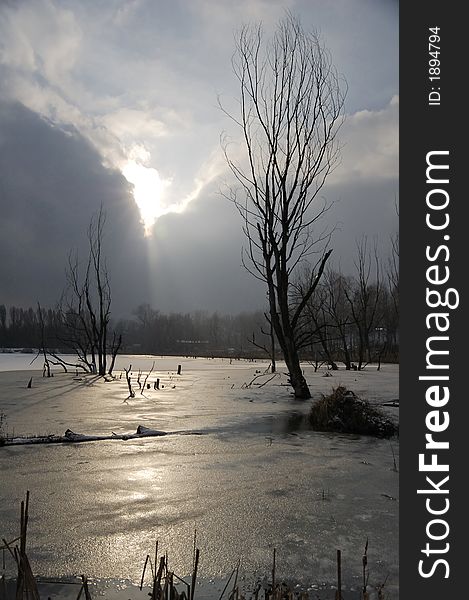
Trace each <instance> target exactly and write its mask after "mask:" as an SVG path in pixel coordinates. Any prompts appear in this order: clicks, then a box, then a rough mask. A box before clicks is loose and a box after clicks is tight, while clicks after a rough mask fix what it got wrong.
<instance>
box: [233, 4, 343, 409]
mask: <svg viewBox="0 0 469 600" xmlns="http://www.w3.org/2000/svg"><path fill="white" fill-rule="evenodd" d="M233 69H234V72H235V74H236V76H237V79H238V81H239V85H240V114H239V116H237V115H233V114H231V113H229V112H228V111H225V112H226V114H228V116H229V117H230V118H232V119H233V121H234V122H235V123H236V124H237V125H238V126H239V127H240V128H241V131H242V136H243V142H244V146H245V151H246V163H241V162H238V161H236V160H235V159H234V158H231V157H230V155H229V154H228V148H227V146H225V156H226V159H227V162H228V165H229V167H230V168H231V171H232V173H233V174H234V176H235V177H236V179H237V181H238V183H239V184H240V186H241V193H237V191H236V190H234V189H233V190H231V191H230V193H229V194H228V196H229V197H230V199H232V200H233V201H234V203H235V205H236V207H237V209H238V211H239V213H240V214H241V216H242V218H243V223H244V226H243V230H244V233H245V235H246V237H247V249H246V250H245V251H244V254H243V263H244V265H245V266H246V268H247V269H248V270H249V271H250V272H251V273H252V274H253V275H254V276H255V277H256V278H258V279H260V280H261V281H263V282H265V284H266V286H267V291H268V300H269V319H270V322H271V324H272V327H273V329H274V331H275V334H276V337H277V340H278V343H279V345H280V348H281V350H282V353H283V357H284V359H285V362H286V365H287V368H288V370H289V375H290V382H291V385H292V386H293V389H294V393H295V396H296V397H297V398H304V399H306V398H309V397H310V396H311V394H310V391H309V388H308V385H307V383H306V380H305V378H304V376H303V372H302V369H301V365H300V356H299V341H298V335H299V333H300V334H301V332H299V329H301V324H302V316H303V313H304V309H305V307H306V305H307V302H308V300H309V298H310V297H311V295H312V294H313V292H314V289H315V288H316V286H317V284H318V282H319V280H320V277H321V274H322V272H323V270H324V267H325V264H326V261H327V259H328V257H329V255H330V253H331V250H328V251H327V252H326V251H325V243H324V242H325V241H327V239H328V238H327V235H325V234H319V235H314V234H313V226H314V225H316V226H317V221H318V220H319V219H320V217H321V216H322V215H323V213H324V211H325V210H326V209H327V206H326V204H323V205H322V206H321V207H319V208H318V209H316V210H315V211H314V212H311V211H312V209H313V208H314V207H313V203H314V201H315V200H316V198H317V197H318V194H319V192H320V190H321V189H322V187H323V185H324V183H325V181H326V178H327V176H328V175H329V173H330V172H331V171H332V169H333V167H334V165H335V163H336V159H337V157H338V145H337V142H336V135H337V131H338V128H339V126H340V124H341V122H342V120H343V118H342V110H343V103H344V97H345V93H344V91H343V87H342V85H341V81H340V78H339V76H338V74H337V72H336V70H335V68H334V67H333V65H332V62H331V58H330V55H329V53H328V52H327V50H326V49H325V48H324V46H323V45H322V43H321V42H320V40H319V38H318V37H317V35H316V34H314V33H307V32H305V31H304V30H303V29H302V27H301V25H300V23H299V22H298V21H297V20H296V19H295V18H294V17H293V16H292V15H290V14H289V15H287V17H286V18H285V19H284V20H282V21H281V22H280V23H279V25H278V28H277V30H276V32H275V34H274V36H273V38H272V39H271V40H270V42H267V43H266V42H265V41H264V38H263V33H262V28H261V26H258V27H244V28H243V29H242V30H241V33H240V35H239V38H238V43H237V47H236V53H235V56H234V58H233ZM318 244H319V246H318ZM320 247H322V250H319V248H320ZM313 251H315V252H317V253H319V256H320V258H319V260H318V261H317V262H316V263H315V265H314V266H313V267H311V269H310V275H309V279H308V282H307V285H305V286H304V288H303V296H302V297H301V298H298V296H297V293H296V290H293V289H292V277H293V272H294V270H295V268H296V267H297V265H299V264H300V263H301V262H303V261H304V260H305V259H306V258H307V257H310V256H311V255H312V253H313Z"/></svg>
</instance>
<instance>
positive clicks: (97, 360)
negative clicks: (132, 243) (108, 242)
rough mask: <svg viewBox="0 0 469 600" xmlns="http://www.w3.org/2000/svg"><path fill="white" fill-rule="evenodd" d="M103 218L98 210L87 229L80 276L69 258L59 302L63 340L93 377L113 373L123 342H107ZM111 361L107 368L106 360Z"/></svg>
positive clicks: (116, 337) (73, 259)
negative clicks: (85, 247) (65, 284)
mask: <svg viewBox="0 0 469 600" xmlns="http://www.w3.org/2000/svg"><path fill="white" fill-rule="evenodd" d="M105 221H106V218H105V214H104V211H103V209H102V208H101V209H100V210H99V212H98V213H97V215H95V216H94V217H93V218H92V219H91V222H90V226H89V228H88V247H89V253H88V259H87V262H86V265H85V268H84V271H83V272H82V269H80V264H79V261H78V257H73V256H72V255H71V256H70V257H69V263H68V270H67V288H66V290H65V293H64V295H63V298H62V301H61V312H62V320H63V324H64V326H65V329H66V331H67V334H66V339H64V340H62V341H63V342H65V343H66V344H67V345H69V346H70V347H71V348H72V349H73V351H74V352H75V353H76V355H77V357H78V359H79V361H80V362H81V363H82V364H83V365H85V367H86V368H87V369H88V370H89V371H90V372H93V373H97V374H98V375H102V376H103V375H105V374H106V373H112V369H113V367H114V362H115V357H116V355H117V353H118V351H119V348H120V345H121V342H122V338H121V336H120V335H119V334H117V333H115V332H114V333H113V337H112V340H110V320H111V301H112V296H111V286H110V282H109V272H108V269H107V265H106V261H105V258H104V256H103V230H104V225H105ZM109 358H110V359H111V361H110V366H109V367H108V359H109Z"/></svg>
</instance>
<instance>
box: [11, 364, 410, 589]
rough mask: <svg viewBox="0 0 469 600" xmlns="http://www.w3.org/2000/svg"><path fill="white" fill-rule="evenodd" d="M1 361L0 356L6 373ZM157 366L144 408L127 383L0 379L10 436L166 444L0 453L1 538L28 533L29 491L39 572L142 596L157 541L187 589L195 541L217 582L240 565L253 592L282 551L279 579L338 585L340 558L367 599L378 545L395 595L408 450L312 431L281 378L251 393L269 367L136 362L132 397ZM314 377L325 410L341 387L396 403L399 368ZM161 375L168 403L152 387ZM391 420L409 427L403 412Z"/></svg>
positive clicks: (375, 578) (32, 551) (15, 375)
mask: <svg viewBox="0 0 469 600" xmlns="http://www.w3.org/2000/svg"><path fill="white" fill-rule="evenodd" d="M7 356H8V358H9V357H10V356H11V355H7ZM14 358H15V360H16V361H20V360H21V359H22V357H19V356H15V357H14ZM27 360H28V362H29V361H30V360H31V357H28V359H27ZM2 361H3V356H1V355H0V368H1V365H2V364H4V363H2ZM153 361H155V369H154V372H153V373H152V374H151V376H150V378H149V380H148V382H151V384H152V385H151V388H150V389H148V390H147V389H145V391H144V394H143V395H142V394H141V393H140V390H139V389H138V388H137V387H134V389H135V391H136V395H135V397H134V398H128V389H127V383H126V381H125V377H122V378H121V379H117V380H115V381H112V382H106V381H104V380H102V379H98V378H96V377H92V376H84V375H82V374H79V375H78V376H76V373H75V372H73V373H71V374H68V375H67V374H61V373H60V372H59V371H56V372H55V376H54V377H53V378H51V379H47V378H42V373H41V371H34V372H33V371H25V370H16V371H13V370H9V371H7V372H4V373H1V374H0V412H3V413H4V414H5V415H6V419H7V422H6V428H7V429H8V432H9V433H10V434H11V433H13V432H14V433H15V435H31V434H36V435H37V434H55V435H63V434H64V432H65V431H66V429H71V430H73V431H77V432H80V433H82V434H85V435H106V434H109V433H111V432H115V433H116V434H123V433H126V432H127V433H128V432H135V431H136V428H137V426H138V425H140V424H141V425H144V426H146V427H149V428H150V429H155V430H163V431H166V432H169V433H170V435H167V436H164V437H152V438H141V439H129V440H127V441H125V440H105V441H97V442H90V443H86V444H68V445H66V444H53V445H39V446H38V445H35V446H19V447H14V446H11V447H3V448H0V469H1V473H2V478H1V491H0V500H1V504H0V523H1V528H0V529H1V530H0V534H1V535H2V536H4V537H6V538H7V539H9V538H13V537H15V536H16V535H17V531H18V527H19V525H18V523H19V518H18V516H19V503H20V501H21V499H22V498H23V497H24V494H25V492H26V490H27V489H29V490H30V491H31V506H30V524H29V540H28V546H29V555H30V558H31V561H32V564H33V569H34V571H35V572H36V573H39V574H41V575H43V576H50V577H65V576H68V575H75V574H81V573H85V574H86V575H88V576H90V577H97V578H111V579H129V580H131V581H133V582H135V583H137V582H138V581H139V580H140V576H141V572H142V568H143V562H144V560H145V556H146V555H147V554H148V553H150V554H151V553H152V552H153V548H154V543H155V541H156V540H159V544H160V548H161V549H162V550H167V551H168V554H169V559H170V561H171V563H172V565H171V566H172V568H174V569H175V571H176V573H178V574H180V575H187V574H188V573H189V572H190V570H191V561H192V546H193V537H194V528H197V543H198V546H199V548H200V552H201V562H200V575H201V577H202V578H203V579H204V580H205V581H206V582H207V581H209V580H210V579H214V580H216V581H221V580H222V578H223V577H226V576H228V575H229V574H230V573H231V570H232V569H233V567H234V566H235V565H236V563H237V561H238V559H239V558H240V557H241V565H242V573H243V574H244V576H245V577H246V580H247V581H248V582H251V581H252V580H253V578H255V577H256V576H259V577H263V576H265V575H269V573H270V569H271V560H272V552H273V548H274V547H275V548H277V557H278V559H277V560H278V566H277V568H278V576H279V577H282V576H286V575H288V576H290V577H292V578H295V579H297V580H298V582H300V583H302V584H303V585H304V586H311V585H312V584H314V585H315V586H321V584H322V583H326V584H327V585H328V586H330V585H333V584H334V581H335V556H336V549H341V550H342V564H343V581H344V582H345V585H346V586H347V587H348V589H350V588H351V587H355V589H358V588H359V585H360V581H361V556H362V552H363V548H364V545H365V541H366V538H369V552H368V563H369V570H370V584H371V585H377V584H380V583H382V582H383V581H384V580H385V578H386V577H388V580H387V584H386V588H385V589H386V590H387V592H388V594H389V597H390V598H397V597H398V591H397V590H398V506H399V500H398V498H399V488H398V477H399V475H398V473H397V472H396V471H395V470H394V468H393V467H394V463H393V452H394V455H395V457H396V461H397V464H398V459H399V443H398V440H392V441H391V442H390V441H389V440H378V439H374V438H367V437H360V436H351V435H334V434H324V433H315V432H311V431H308V430H306V429H304V426H303V423H302V419H301V416H302V415H303V414H304V413H306V412H307V410H308V408H309V405H310V403H309V402H307V403H305V402H299V401H296V400H295V399H294V398H293V397H292V395H291V393H290V392H291V389H290V388H289V387H288V386H287V381H286V376H285V375H284V374H280V375H279V376H278V377H276V378H275V379H273V380H272V381H271V382H269V383H268V384H267V385H265V386H264V387H261V388H259V387H258V386H257V387H256V386H255V385H252V386H251V387H249V386H247V385H246V384H249V382H251V381H252V380H253V378H254V377H256V375H259V371H260V372H261V373H262V372H263V371H264V370H265V369H266V368H267V366H268V363H267V362H265V363H264V362H247V361H235V360H233V361H230V360H229V359H224V360H222V359H214V360H210V359H187V358H186V359H183V358H180V357H166V358H160V357H135V356H132V357H130V356H128V357H120V358H119V363H118V369H122V368H124V367H126V368H128V367H129V365H130V364H132V373H133V376H132V378H133V381H134V386H135V384H136V379H137V376H138V372H139V369H141V370H142V371H143V372H145V371H146V372H147V371H148V370H149V369H150V368H151V366H152V363H153ZM13 362H14V361H12V360H10V361H9V364H8V367H7V368H10V369H11V365H12V363H13ZM179 364H180V365H181V366H182V374H181V375H180V376H178V375H177V374H176V372H177V366H178V365H179ZM24 367H25V365H23V368H24ZM279 370H280V371H281V372H284V371H285V369H284V368H283V369H282V366H281V365H280V369H279ZM305 372H306V375H307V379H308V383H309V384H310V388H311V391H312V393H313V399H314V397H319V394H320V393H329V392H330V390H331V388H332V387H336V386H338V385H345V386H346V387H348V388H349V389H352V390H353V391H354V392H355V393H356V394H357V395H359V396H361V397H363V398H365V399H368V400H370V401H371V402H372V403H375V404H381V403H382V402H386V401H389V400H394V399H397V398H398V397H399V394H398V368H397V367H396V366H395V365H383V366H382V370H381V371H380V372H378V371H376V368H375V367H372V366H369V367H367V369H366V370H365V371H362V372H355V371H353V372H346V371H345V370H340V371H335V372H332V377H324V371H319V372H318V373H314V370H313V369H312V367H308V366H306V367H305ZM116 374H117V375H118V376H119V374H120V372H119V370H117V371H116ZM31 375H32V376H33V383H32V388H31V389H28V388H27V383H28V381H29V379H30V377H31ZM144 375H145V373H144V374H143V376H142V377H141V381H143V378H144ZM157 377H158V378H159V379H160V390H155V389H154V388H153V382H154V381H155V380H156V378H157ZM268 377H269V376H266V378H265V379H263V378H262V377H260V378H258V379H257V380H256V382H257V383H262V382H263V381H264V380H266V379H267V378H268ZM161 386H164V387H161ZM386 411H387V414H388V415H390V416H392V417H393V418H395V419H397V415H398V409H397V408H393V407H388V408H387V409H386ZM195 433H198V434H200V435H194V434H195ZM391 444H392V448H391ZM218 595H219V592H218ZM218 595H217V594H216V593H215V596H216V597H218ZM128 597H130V595H129V596H128ZM324 597H327V596H324ZM331 597H333V596H331Z"/></svg>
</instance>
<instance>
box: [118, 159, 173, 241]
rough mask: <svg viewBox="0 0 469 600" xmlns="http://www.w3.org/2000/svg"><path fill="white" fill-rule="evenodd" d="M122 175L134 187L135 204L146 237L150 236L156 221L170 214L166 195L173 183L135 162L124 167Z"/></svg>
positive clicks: (130, 161)
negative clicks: (165, 199) (166, 204)
mask: <svg viewBox="0 0 469 600" xmlns="http://www.w3.org/2000/svg"><path fill="white" fill-rule="evenodd" d="M122 174H123V175H124V177H125V178H126V179H127V181H128V182H129V183H131V184H132V185H133V186H134V189H133V196H134V199H135V203H136V204H137V206H138V208H139V210H140V216H141V218H142V224H143V227H144V230H145V236H149V235H151V230H152V227H153V225H154V224H155V222H156V220H157V219H158V218H159V217H161V216H162V215H164V214H166V213H167V212H168V208H167V207H166V206H165V203H164V195H165V190H166V188H167V187H168V186H169V185H170V183H171V182H170V181H169V180H164V179H162V178H161V177H160V175H159V173H158V171H157V170H156V169H153V168H152V167H146V166H145V165H142V164H141V163H139V162H137V161H135V160H129V161H128V162H127V163H126V164H125V165H124V167H123V168H122Z"/></svg>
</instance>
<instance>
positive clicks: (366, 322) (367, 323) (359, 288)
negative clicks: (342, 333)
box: [344, 236, 383, 370]
mask: <svg viewBox="0 0 469 600" xmlns="http://www.w3.org/2000/svg"><path fill="white" fill-rule="evenodd" d="M355 268H356V278H354V280H353V281H352V283H351V285H350V286H349V287H348V288H346V289H345V290H344V292H345V296H346V298H347V302H348V304H349V307H350V313H351V316H352V320H353V323H354V325H355V326H356V330H357V334H358V365H357V368H358V370H361V369H363V368H364V367H365V365H366V363H367V362H371V361H372V360H373V358H374V355H373V353H372V349H371V346H372V342H373V344H374V345H375V346H378V347H381V346H382V340H381V336H380V335H379V331H380V327H381V326H382V323H383V321H382V318H383V314H382V313H383V311H382V310H381V309H382V300H383V282H382V277H381V265H380V261H379V257H378V250H377V247H376V243H375V245H374V248H373V252H370V251H369V250H368V239H367V237H366V236H364V237H363V238H362V239H361V240H360V241H359V242H357V259H356V261H355ZM373 271H374V273H373ZM372 275H373V276H374V278H373V279H372ZM376 332H378V335H377V336H375V333H376ZM375 337H377V339H374V338H375ZM372 338H373V339H372Z"/></svg>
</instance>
